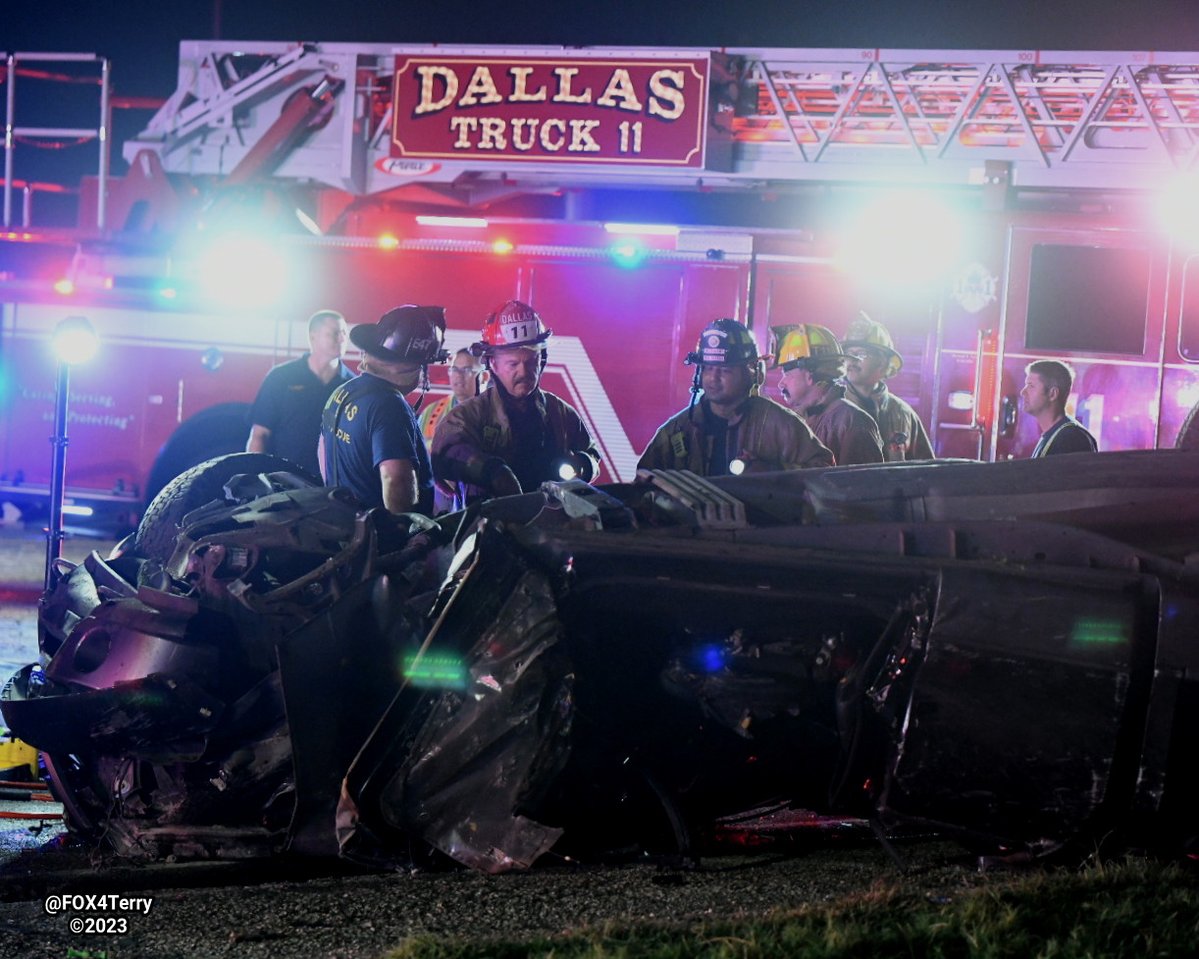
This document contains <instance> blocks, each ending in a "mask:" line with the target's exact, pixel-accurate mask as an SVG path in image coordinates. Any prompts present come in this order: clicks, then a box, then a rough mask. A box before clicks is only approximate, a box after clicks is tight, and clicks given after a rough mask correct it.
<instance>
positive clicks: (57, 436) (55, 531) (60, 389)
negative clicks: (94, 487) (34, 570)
mask: <svg viewBox="0 0 1199 959" xmlns="http://www.w3.org/2000/svg"><path fill="white" fill-rule="evenodd" d="M70 386H71V364H70V363H65V362H63V361H62V360H59V361H58V382H57V384H56V385H55V387H54V435H53V436H51V437H50V443H51V445H52V446H53V449H54V458H53V460H52V465H51V467H50V522H49V524H48V525H47V527H46V582H45V584H44V586H45V590H46V592H49V591H50V590H52V589H53V588H54V587H55V586H56V585H58V572H57V569H58V566H57V564H58V560H59V559H60V558H61V557H62V541H63V539H64V533H63V530H62V501H63V496H64V495H65V492H66V475H67V399H68V393H69V391H70Z"/></svg>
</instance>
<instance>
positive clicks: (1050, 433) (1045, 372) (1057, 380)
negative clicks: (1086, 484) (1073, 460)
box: [1020, 360, 1099, 459]
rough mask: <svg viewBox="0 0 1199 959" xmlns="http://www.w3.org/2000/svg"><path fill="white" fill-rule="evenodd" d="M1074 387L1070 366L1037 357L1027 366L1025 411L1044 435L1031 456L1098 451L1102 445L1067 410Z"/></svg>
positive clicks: (1022, 393)
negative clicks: (1067, 403)
mask: <svg viewBox="0 0 1199 959" xmlns="http://www.w3.org/2000/svg"><path fill="white" fill-rule="evenodd" d="M1073 386H1074V374H1073V373H1072V372H1071V370H1070V367H1068V366H1067V365H1066V364H1065V363H1059V362H1058V361H1057V360H1035V361H1034V362H1032V363H1029V364H1028V366H1026V367H1025V368H1024V388H1023V389H1022V390H1021V391H1020V401H1021V402H1022V403H1023V404H1024V412H1025V413H1027V414H1029V415H1030V416H1031V417H1033V419H1035V420H1036V421H1037V426H1039V427H1040V428H1041V438H1040V439H1039V440H1037V445H1036V448H1034V449H1033V451H1032V459H1041V458H1042V457H1044V456H1056V455H1057V454H1058V453H1096V452H1098V451H1099V444H1098V443H1096V442H1095V437H1094V436H1092V435H1091V434H1090V433H1089V432H1088V431H1087V429H1086V428H1085V427H1084V426H1083V425H1082V424H1081V423H1079V422H1078V420H1076V419H1075V418H1074V417H1073V416H1069V415H1067V413H1066V400H1067V399H1069V397H1070V390H1071V388H1072V387H1073Z"/></svg>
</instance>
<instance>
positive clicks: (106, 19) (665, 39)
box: [0, 0, 1199, 96]
mask: <svg viewBox="0 0 1199 959" xmlns="http://www.w3.org/2000/svg"><path fill="white" fill-rule="evenodd" d="M218 19H219V29H220V36H221V37H222V38H225V39H238V40H241V39H244V40H253V39H258V40H324V41H366V42H380V43H427V42H440V43H487V44H505V43H548V44H566V45H579V46H603V45H650V46H699V47H719V46H781V47H850V48H856V47H885V48H901V47H902V48H915V49H979V50H982V49H989V50H1000V49H1041V50H1187V49H1189V50H1196V49H1199V0H1092V2H1089V3H1087V2H1079V0H1071V2H1066V3H1063V2H1060V0H1058V2H1055V0H991V2H986V3H983V2H979V0H956V2H955V0H920V2H917V3H912V2H908V3H904V2H890V3H887V2H881V0H869V2H865V3H863V2H857V3H855V2H853V0H806V2H805V0H792V2H789V3H788V2H779V0H728V2H723V3H718V2H713V0H707V2H702V0H701V2H695V0H658V2H655V0H603V2H597V0H576V2H573V3H572V2H548V0H523V2H521V0H515V2H509V3H499V2H422V3H413V2H403V0H320V2H314V0H287V2H280V0H275V2H269V0H182V2H180V0H175V2H171V0H122V2H114V0H105V2H92V3H85V2H78V0H58V2H45V0H7V2H5V3H4V4H0V50H38V51H42V50H60V51H86V52H95V53H100V54H103V55H106V56H108V57H110V58H112V60H113V81H114V86H115V89H116V90H117V92H118V93H121V94H126V95H157V96H165V95H166V94H168V93H169V92H171V90H172V89H173V87H174V72H175V61H176V51H177V44H178V41H179V40H181V39H207V38H211V37H213V36H214V33H215V27H216V23H217V21H218Z"/></svg>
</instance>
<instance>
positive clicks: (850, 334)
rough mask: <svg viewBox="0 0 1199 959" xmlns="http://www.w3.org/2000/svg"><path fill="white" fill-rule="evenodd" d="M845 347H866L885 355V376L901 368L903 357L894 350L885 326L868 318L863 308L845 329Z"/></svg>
mask: <svg viewBox="0 0 1199 959" xmlns="http://www.w3.org/2000/svg"><path fill="white" fill-rule="evenodd" d="M844 345H845V348H846V349H847V350H848V349H852V348H853V347H855V346H857V347H862V346H865V347H868V348H870V349H874V350H878V351H879V352H880V353H882V354H884V355H885V356H886V357H887V376H888V377H892V376H894V375H895V374H896V373H898V372H899V371H900V370H901V369H903V357H902V356H900V355H899V354H898V353H896V352H895V343H894V341H893V340H892V339H891V334H890V333H888V332H887V328H886V327H885V326H883V325H882V324H881V323H879V322H877V321H876V320H872V319H870V317H869V316H868V315H867V314H866V311H865V310H863V311H861V313H860V314H859V316H858V318H857V319H856V320H854V321H853V322H852V323H850V324H849V329H848V330H846V331H845V341H844Z"/></svg>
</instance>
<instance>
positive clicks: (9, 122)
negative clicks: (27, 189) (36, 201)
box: [4, 53, 17, 227]
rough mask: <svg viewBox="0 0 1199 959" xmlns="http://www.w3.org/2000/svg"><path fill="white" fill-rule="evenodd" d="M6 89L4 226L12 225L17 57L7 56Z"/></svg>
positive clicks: (13, 54)
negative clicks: (13, 113)
mask: <svg viewBox="0 0 1199 959" xmlns="http://www.w3.org/2000/svg"><path fill="white" fill-rule="evenodd" d="M5 79H6V80H7V81H8V88H7V89H6V90H5V104H4V225H5V226H6V227H7V226H10V225H11V224H12V151H13V150H14V149H15V147H16V141H15V140H14V139H13V115H12V112H13V109H14V101H15V92H16V87H17V56H16V54H15V53H10V54H9V55H8V72H7V74H6V75H5Z"/></svg>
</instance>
